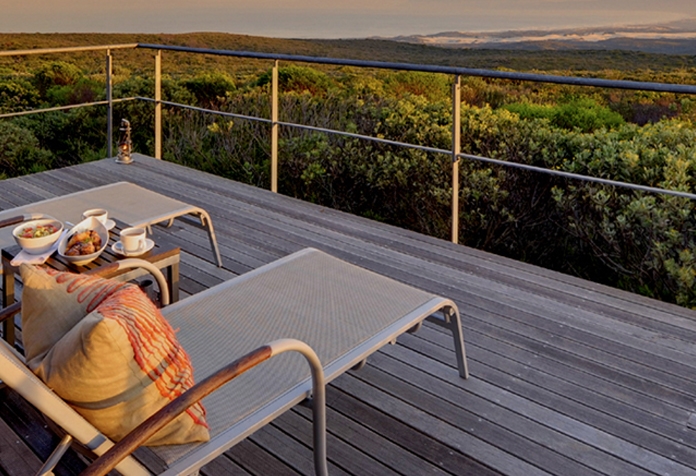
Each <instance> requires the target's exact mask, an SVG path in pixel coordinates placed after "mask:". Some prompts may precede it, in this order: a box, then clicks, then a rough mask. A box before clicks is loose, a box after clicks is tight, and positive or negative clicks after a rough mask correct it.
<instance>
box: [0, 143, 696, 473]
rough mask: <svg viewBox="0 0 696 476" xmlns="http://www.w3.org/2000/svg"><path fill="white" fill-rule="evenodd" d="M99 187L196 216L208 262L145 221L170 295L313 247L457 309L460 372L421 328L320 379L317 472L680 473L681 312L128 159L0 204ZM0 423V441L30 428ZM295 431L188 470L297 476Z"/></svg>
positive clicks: (690, 377)
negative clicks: (137, 190) (325, 446)
mask: <svg viewBox="0 0 696 476" xmlns="http://www.w3.org/2000/svg"><path fill="white" fill-rule="evenodd" d="M116 181H131V182H133V183H137V184H139V185H141V186H144V187H147V188H149V189H151V190H154V191H157V192H160V193H163V194H166V195H169V196H172V197H173V198H176V199H179V200H181V201H184V202H187V203H191V204H194V205H197V206H200V207H203V208H205V209H206V210H207V211H208V212H209V213H210V214H211V216H212V218H213V223H214V226H215V231H216V234H217V236H218V241H219V244H220V251H221V254H222V259H223V263H224V267H223V268H218V267H217V266H216V265H215V264H214V263H213V262H212V261H213V260H212V253H211V252H210V246H209V243H208V238H207V236H206V234H205V233H204V232H203V231H202V230H200V229H199V228H197V227H195V226H193V225H192V224H190V223H188V222H186V221H184V220H177V221H176V222H175V224H174V225H173V226H172V227H170V228H165V227H162V226H155V227H154V233H155V239H157V237H159V236H162V237H166V238H167V239H168V240H170V241H172V242H173V243H175V244H177V245H178V246H180V247H181V248H182V250H183V253H182V260H181V274H182V277H181V283H180V285H181V291H182V295H183V296H185V295H188V294H193V293H196V292H199V291H201V290H203V289H206V288H208V287H210V286H212V285H215V284H216V283H219V282H221V281H224V280H226V279H229V278H230V277H232V276H235V275H238V274H242V273H244V272H247V271H249V270H252V269H254V268H256V267H258V266H261V265H263V264H266V263H269V262H271V261H273V260H275V259H277V258H280V257H283V256H285V255H287V254H289V253H292V252H294V251H297V250H299V249H301V248H304V247H307V246H313V247H316V248H319V249H322V250H324V251H326V252H329V253H331V254H333V255H335V256H337V257H339V258H341V259H345V260H346V261H349V262H351V263H354V264H357V265H359V266H363V267H365V268H367V269H370V270H372V271H375V272H378V273H381V274H385V275H387V276H390V277H392V278H394V279H397V280H399V281H402V282H405V283H407V284H411V285H413V286H416V287H419V288H422V289H426V290H428V291H431V292H433V293H436V294H439V295H443V296H446V297H449V298H451V299H453V300H454V301H455V302H456V303H457V304H458V306H459V307H460V309H461V311H462V319H463V327H464V332H465V341H466V345H467V351H468V355H469V363H470V372H471V378H470V379H469V380H467V381H465V380H462V379H460V378H459V377H458V375H457V371H456V366H455V359H454V351H453V347H452V338H451V336H450V335H448V334H447V333H445V332H444V331H443V330H442V329H440V328H437V327H435V326H432V325H430V324H427V325H426V326H424V328H423V329H422V330H421V331H420V332H419V333H418V334H417V335H404V336H403V337H401V338H399V342H398V344H397V345H395V346H387V347H386V348H384V349H383V350H381V351H380V352H378V353H377V354H376V355H375V356H374V357H373V358H372V359H370V361H369V363H368V366H367V367H366V368H365V369H363V371H360V372H349V373H348V374H346V375H344V376H341V377H339V378H338V379H336V380H335V381H334V382H332V384H331V385H330V386H329V389H328V396H329V398H328V404H329V408H328V414H329V451H328V452H329V459H330V470H331V474H356V475H357V474H377V473H379V474H413V475H420V474H434V475H435V474H436V475H445V474H452V475H464V474H471V475H485V476H494V475H501V474H504V475H525V476H526V475H534V474H539V475H559V476H565V475H573V474H577V475H585V474H587V475H592V474H597V475H599V474H602V475H634V474H635V475H649V474H679V475H696V430H695V429H694V428H693V424H692V426H691V427H690V426H689V421H691V420H692V419H693V415H694V414H695V413H696V402H695V400H694V395H696V377H694V376H695V375H696V372H694V371H695V370H696V346H694V345H693V343H694V342H695V341H696V313H695V312H694V311H691V310H689V309H685V308H681V307H678V306H675V305H672V304H667V303H663V302H660V301H656V300H652V299H649V298H646V297H643V296H635V295H633V294H630V293H626V292H624V291H620V290H616V289H612V288H608V287H606V286H602V285H599V284H596V283H590V282H587V281H583V280H581V279H578V278H575V277H571V276H566V275H562V274H560V273H557V272H554V271H549V270H545V269H541V268H538V267H535V266H530V265H527V264H525V263H521V262H517V261H514V260H510V259H508V258H504V257H500V256H495V255H491V254H489V253H484V252H481V251H479V250H473V249H470V248H466V247H463V246H458V245H454V244H452V243H449V242H447V241H444V240H439V239H436V238H432V237H427V236H424V235H420V234H418V233H414V232H411V231H408V230H403V229H400V228H397V227H393V226H391V225H386V224H382V223H376V222H374V221H371V220H368V219H365V218H361V217H356V216H352V215H348V214H346V213H342V212H339V211H336V210H330V209H326V208H324V207H320V206H317V205H313V204H309V203H305V202H301V201H299V200H295V199H293V198H291V197H284V196H282V195H278V194H273V193H270V192H268V191H265V190H260V189H258V188H254V187H251V186H248V185H244V184H240V183H236V182H231V181H229V180H226V179H223V178H220V177H215V176H212V175H209V174H205V173H203V172H199V171H194V170H191V169H188V168H186V167H182V166H179V165H176V164H170V163H166V162H161V161H157V160H155V159H152V158H148V157H144V156H140V155H136V156H135V162H134V163H133V164H131V165H127V166H125V165H118V164H115V163H114V161H113V160H109V159H107V160H102V161H96V162H90V163H87V164H81V165H78V166H73V167H69V168H65V169H60V170H55V171H49V172H44V173H40V174H34V175H29V176H25V177H21V178H18V179H10V180H5V181H2V182H0V209H6V208H8V207H12V206H17V205H23V204H26V203H30V202H32V201H37V200H41V199H45V198H49V197H52V196H55V195H61V194H65V193H71V192H74V191H78V190H83V189H87V188H91V187H94V186H99V185H104V184H108V183H112V182H116ZM8 411H9V410H8ZM8 411H2V408H0V418H1V419H2V422H4V424H5V425H6V426H0V433H1V435H0V436H2V437H3V438H4V440H2V441H10V440H11V439H12V438H13V437H17V436H19V435H16V434H14V433H13V434H10V435H8V434H7V432H8V431H11V432H15V433H16V432H19V433H22V432H26V430H27V429H29V430H30V432H33V431H34V430H31V428H35V427H32V426H31V422H30V421H22V420H18V419H17V417H15V416H11V415H9V414H8ZM310 421H311V414H310V413H309V411H308V410H307V409H306V408H303V407H297V408H296V409H294V410H293V411H292V412H289V413H287V414H285V415H283V416H281V417H280V418H278V419H277V420H276V421H275V422H273V423H272V424H270V425H268V426H267V427H265V428H264V429H262V430H260V431H259V432H257V433H256V434H254V435H252V436H251V437H249V438H248V439H247V440H245V441H243V442H242V443H240V444H239V445H237V446H236V447H235V448H232V449H231V450H229V451H228V452H227V453H226V454H225V455H223V456H221V457H220V458H218V459H217V460H215V461H214V462H212V463H210V464H209V465H208V466H207V467H206V468H204V470H203V474H205V475H207V474H209V475H212V474H242V475H248V474H250V475H262V474H288V475H296V474H311V473H312V464H311V425H310ZM2 422H0V423H2ZM8 428H9V429H8ZM8 438H9V439H8ZM42 438H43V437H42ZM31 444H33V445H34V446H41V441H40V442H39V443H37V442H36V441H33V442H32V443H31ZM46 444H48V443H46ZM1 445H2V443H0V448H1V447H2V446H1ZM22 451H23V450H22ZM26 454H28V453H26ZM9 461H12V460H11V459H10V458H9V457H6V456H5V455H4V454H3V453H0V468H2V469H0V474H1V471H3V470H4V471H5V472H7V470H6V469H5V467H4V466H3V465H7V464H10V463H9Z"/></svg>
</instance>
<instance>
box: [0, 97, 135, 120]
mask: <svg viewBox="0 0 696 476" xmlns="http://www.w3.org/2000/svg"><path fill="white" fill-rule="evenodd" d="M136 99H140V98H137V97H132V98H119V99H113V100H112V101H111V103H112V104H116V103H120V102H126V101H133V100H136ZM108 105H109V101H108V100H104V101H94V102H83V103H80V104H70V105H68V106H55V107H44V108H40V109H31V110H29V111H19V112H8V113H5V114H0V119H6V118H8V117H18V116H28V115H30V114H41V113H44V112H51V111H67V110H69V109H77V108H80V107H89V106H108Z"/></svg>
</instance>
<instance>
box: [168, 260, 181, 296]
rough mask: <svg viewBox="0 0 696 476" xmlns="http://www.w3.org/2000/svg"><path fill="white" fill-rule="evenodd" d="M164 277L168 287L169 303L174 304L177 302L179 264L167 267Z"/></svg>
mask: <svg viewBox="0 0 696 476" xmlns="http://www.w3.org/2000/svg"><path fill="white" fill-rule="evenodd" d="M165 277H166V278H167V286H169V301H170V302H172V303H174V302H177V301H178V300H179V262H178V261H177V262H176V263H173V264H171V265H170V266H167V269H166V272H165Z"/></svg>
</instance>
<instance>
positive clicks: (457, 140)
mask: <svg viewBox="0 0 696 476" xmlns="http://www.w3.org/2000/svg"><path fill="white" fill-rule="evenodd" d="M461 85H462V77H461V76H460V75H456V76H455V77H454V83H453V84H452V243H459V153H460V152H461V148H462V144H461V142H462V118H461V103H462V93H461Z"/></svg>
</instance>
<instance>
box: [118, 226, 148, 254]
mask: <svg viewBox="0 0 696 476" xmlns="http://www.w3.org/2000/svg"><path fill="white" fill-rule="evenodd" d="M145 239H146V238H145V228H124V229H123V230H121V247H122V248H123V251H125V252H126V253H137V252H138V251H140V250H143V249H145V244H146V243H145Z"/></svg>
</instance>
